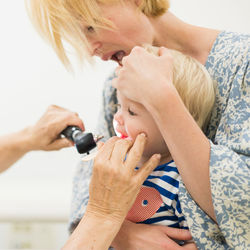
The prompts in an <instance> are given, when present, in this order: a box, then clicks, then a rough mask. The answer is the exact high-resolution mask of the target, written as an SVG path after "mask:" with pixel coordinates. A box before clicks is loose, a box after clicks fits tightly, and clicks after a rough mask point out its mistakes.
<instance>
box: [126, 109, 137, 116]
mask: <svg viewBox="0 0 250 250" xmlns="http://www.w3.org/2000/svg"><path fill="white" fill-rule="evenodd" d="M128 113H129V114H130V115H132V116H134V115H136V113H134V112H133V111H131V110H130V109H129V108H128Z"/></svg>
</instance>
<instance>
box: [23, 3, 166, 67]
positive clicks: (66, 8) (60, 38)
mask: <svg viewBox="0 0 250 250" xmlns="http://www.w3.org/2000/svg"><path fill="white" fill-rule="evenodd" d="M125 1H130V0H26V6H27V10H28V13H29V16H30V18H31V20H32V21H33V23H34V24H35V26H36V28H37V30H38V31H39V32H40V34H41V35H42V36H43V37H44V38H45V39H46V40H47V41H49V43H50V44H51V45H52V47H53V48H54V50H55V51H56V53H57V55H58V57H59V58H60V60H61V61H62V62H63V64H64V65H65V66H69V65H70V61H69V59H68V56H67V52H66V49H65V44H64V41H66V42H67V43H69V44H70V45H71V46H72V47H73V48H74V49H75V50H76V52H77V53H76V54H77V55H78V57H79V59H80V60H83V59H84V58H85V57H87V59H90V55H89V53H88V52H87V51H88V46H89V45H88V41H87V39H86V37H85V35H84V32H83V28H82V24H83V21H84V22H86V23H87V24H88V25H90V26H92V27H94V28H96V27H99V28H106V29H112V28H114V27H113V25H112V23H111V22H110V21H109V20H107V19H105V18H103V17H102V15H101V13H100V8H99V3H100V4H112V3H124V2H125ZM140 1H141V2H140V6H139V9H140V10H141V11H142V12H143V13H144V14H145V15H147V16H151V17H156V16H160V15H162V14H163V13H165V12H166V11H167V9H168V8H169V0H140Z"/></svg>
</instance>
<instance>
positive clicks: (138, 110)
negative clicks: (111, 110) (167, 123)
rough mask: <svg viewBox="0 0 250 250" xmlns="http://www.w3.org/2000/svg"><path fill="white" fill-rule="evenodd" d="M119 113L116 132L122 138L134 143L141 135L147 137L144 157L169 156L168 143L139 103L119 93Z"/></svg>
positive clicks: (116, 119)
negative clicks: (143, 134) (155, 154)
mask: <svg viewBox="0 0 250 250" xmlns="http://www.w3.org/2000/svg"><path fill="white" fill-rule="evenodd" d="M117 98H118V106H119V107H118V111H117V112H116V114H115V116H114V119H115V121H116V123H117V126H116V128H115V130H116V131H117V132H118V133H120V134H121V136H124V137H129V138H131V139H132V140H133V141H134V140H135V138H136V136H137V135H138V134H140V133H142V132H143V133H145V134H146V135H147V144H146V147H145V150H144V153H143V156H144V157H147V158H148V157H151V156H152V154H154V153H160V154H162V155H168V154H169V153H168V148H167V146H166V143H165V141H164V139H163V137H162V135H161V133H160V131H159V129H158V127H157V125H156V124H155V122H154V120H153V118H152V116H151V115H150V113H149V112H148V111H147V110H146V109H145V108H144V106H142V105H141V104H139V103H136V102H133V101H131V100H129V99H128V98H126V97H125V96H123V95H122V94H121V93H120V92H119V91H117Z"/></svg>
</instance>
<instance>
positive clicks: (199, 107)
mask: <svg viewBox="0 0 250 250" xmlns="http://www.w3.org/2000/svg"><path fill="white" fill-rule="evenodd" d="M144 47H145V48H146V49H147V51H149V52H151V53H153V54H155V55H158V51H159V49H158V48H156V47H152V46H148V45H145V46H144ZM170 51H171V54H172V56H173V84H174V86H175V88H176V90H177V91H178V93H179V95H180V97H181V99H182V101H183V103H184V105H185V106H186V108H187V109H188V111H189V113H190V114H191V115H192V117H193V118H194V120H195V121H196V123H197V124H198V125H199V127H200V128H201V129H202V130H203V131H205V130H206V127H207V124H208V122H209V119H210V115H211V111H212V108H213V105H214V101H215V88H214V82H213V80H212V78H211V77H210V75H209V73H208V71H207V70H206V68H205V66H203V65H202V64H201V63H200V62H198V61H197V60H196V59H194V58H193V57H191V56H188V55H184V54H182V53H180V52H178V51H176V50H170Z"/></svg>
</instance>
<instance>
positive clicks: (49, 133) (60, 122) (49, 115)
mask: <svg viewBox="0 0 250 250" xmlns="http://www.w3.org/2000/svg"><path fill="white" fill-rule="evenodd" d="M70 125H71V126H78V127H80V128H81V129H82V130H84V125H83V122H82V120H81V119H80V118H79V117H78V114H77V113H74V112H71V111H69V110H66V109H64V108H62V107H59V106H56V105H51V106H49V107H48V109H47V111H46V112H45V113H44V115H43V116H42V117H41V118H40V120H39V121H38V122H37V123H36V124H35V125H33V126H30V127H29V128H28V129H27V130H26V132H27V134H28V139H27V142H28V147H29V150H30V151H32V150H45V151H50V150H59V149H61V148H64V147H69V146H72V145H73V144H72V142H70V141H69V140H68V139H66V138H61V137H60V133H61V132H62V131H63V130H64V129H65V128H66V127H67V126H70Z"/></svg>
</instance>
